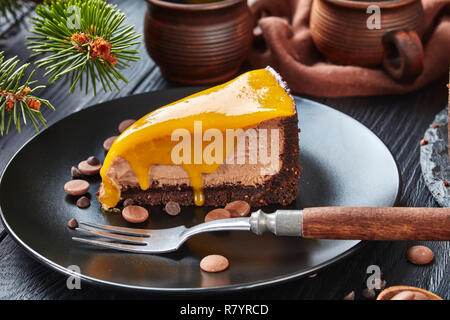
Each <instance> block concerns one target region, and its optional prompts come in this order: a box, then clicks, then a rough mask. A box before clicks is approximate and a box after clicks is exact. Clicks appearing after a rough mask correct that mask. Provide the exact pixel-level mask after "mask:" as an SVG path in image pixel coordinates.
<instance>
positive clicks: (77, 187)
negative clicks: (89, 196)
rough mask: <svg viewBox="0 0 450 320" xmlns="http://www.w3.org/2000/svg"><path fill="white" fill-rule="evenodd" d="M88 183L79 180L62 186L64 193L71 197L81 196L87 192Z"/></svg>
mask: <svg viewBox="0 0 450 320" xmlns="http://www.w3.org/2000/svg"><path fill="white" fill-rule="evenodd" d="M89 186H90V185H89V182H87V181H85V180H81V179H75V180H70V181H68V182H66V184H65V185H64V191H65V192H67V193H68V194H70V195H72V196H81V195H82V194H85V193H86V192H87V191H88V190H89Z"/></svg>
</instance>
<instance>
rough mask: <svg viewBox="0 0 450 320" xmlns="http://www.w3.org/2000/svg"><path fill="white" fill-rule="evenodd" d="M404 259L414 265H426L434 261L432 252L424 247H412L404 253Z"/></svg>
mask: <svg viewBox="0 0 450 320" xmlns="http://www.w3.org/2000/svg"><path fill="white" fill-rule="evenodd" d="M406 258H407V259H408V260H409V261H410V262H411V263H414V264H428V263H430V262H431V261H433V259H434V254H433V251H431V249H430V248H428V247H425V246H412V247H411V248H409V249H408V251H407V252H406Z"/></svg>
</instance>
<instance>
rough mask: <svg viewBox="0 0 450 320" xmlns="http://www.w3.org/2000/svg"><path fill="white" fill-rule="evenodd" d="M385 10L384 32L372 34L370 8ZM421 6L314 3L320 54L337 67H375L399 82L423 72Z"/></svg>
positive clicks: (414, 0)
mask: <svg viewBox="0 0 450 320" xmlns="http://www.w3.org/2000/svg"><path fill="white" fill-rule="evenodd" d="M374 5H375V6H377V7H378V8H379V9H380V17H381V20H380V22H381V23H380V25H379V27H380V28H379V29H377V28H373V29H369V27H368V24H367V21H368V19H369V17H370V16H371V14H373V13H371V12H369V13H368V12H367V9H368V8H369V6H374ZM422 22H423V8H422V3H421V1H420V0H385V1H375V2H374V1H370V2H369V1H355V0H314V2H313V5H312V9H311V18H310V27H311V35H312V39H313V41H314V43H315V45H316V47H317V49H318V50H319V51H320V52H321V53H322V54H323V55H324V56H325V57H326V58H327V59H328V60H329V61H330V62H333V63H336V64H343V65H356V66H363V67H375V66H379V65H382V66H383V67H384V69H385V71H386V72H387V73H388V74H389V75H390V76H391V77H392V78H394V79H396V80H399V81H411V80H414V79H415V78H416V77H417V76H418V75H420V74H421V73H422V71H423V47H422V42H421V39H420V36H421V33H422V30H421V25H422Z"/></svg>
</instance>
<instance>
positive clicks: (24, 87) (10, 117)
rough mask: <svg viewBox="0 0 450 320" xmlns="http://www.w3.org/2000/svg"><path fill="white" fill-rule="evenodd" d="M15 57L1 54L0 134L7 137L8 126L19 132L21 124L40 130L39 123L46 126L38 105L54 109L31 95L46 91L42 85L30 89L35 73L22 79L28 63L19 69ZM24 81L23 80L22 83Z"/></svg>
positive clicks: (33, 82) (44, 101)
mask: <svg viewBox="0 0 450 320" xmlns="http://www.w3.org/2000/svg"><path fill="white" fill-rule="evenodd" d="M19 62H20V61H19V59H18V58H17V57H13V58H10V59H8V60H5V59H4V52H3V51H0V134H1V135H2V136H3V135H4V134H5V133H6V134H8V132H9V128H10V126H11V124H14V125H15V126H16V128H17V130H18V131H19V133H20V132H21V126H22V122H23V124H24V125H27V124H28V122H31V124H32V125H33V126H34V128H35V129H36V131H39V128H38V126H39V124H40V123H42V124H43V125H44V126H45V123H46V120H45V119H44V117H43V116H42V113H41V105H42V104H44V105H46V106H48V107H49V108H50V109H52V110H55V108H54V107H53V106H52V105H51V103H50V102H49V101H48V100H45V99H41V98H38V97H36V96H34V95H33V93H34V92H35V91H36V90H38V89H42V88H45V86H36V87H34V88H33V89H31V88H30V86H31V85H33V84H35V83H36V82H37V81H36V80H33V81H32V80H31V78H32V77H33V74H34V72H35V70H33V71H32V72H31V73H30V74H29V75H28V77H27V78H25V75H26V70H27V69H28V67H29V66H30V64H29V63H27V64H24V65H21V66H19ZM24 79H25V81H24Z"/></svg>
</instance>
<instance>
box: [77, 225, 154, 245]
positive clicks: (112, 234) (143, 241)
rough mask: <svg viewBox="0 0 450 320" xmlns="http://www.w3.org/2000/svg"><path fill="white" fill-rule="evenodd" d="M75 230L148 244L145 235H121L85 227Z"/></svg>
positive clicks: (131, 242) (133, 242)
mask: <svg viewBox="0 0 450 320" xmlns="http://www.w3.org/2000/svg"><path fill="white" fill-rule="evenodd" d="M75 231H78V232H81V233H85V234H89V235H96V236H99V237H103V238H107V239H113V240H119V241H124V242H127V243H130V244H138V245H143V244H146V242H145V238H143V237H132V236H123V235H119V234H116V233H109V232H103V231H97V230H90V229H84V228H76V229H75Z"/></svg>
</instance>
